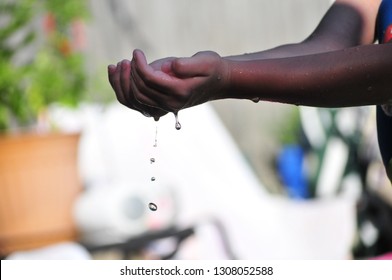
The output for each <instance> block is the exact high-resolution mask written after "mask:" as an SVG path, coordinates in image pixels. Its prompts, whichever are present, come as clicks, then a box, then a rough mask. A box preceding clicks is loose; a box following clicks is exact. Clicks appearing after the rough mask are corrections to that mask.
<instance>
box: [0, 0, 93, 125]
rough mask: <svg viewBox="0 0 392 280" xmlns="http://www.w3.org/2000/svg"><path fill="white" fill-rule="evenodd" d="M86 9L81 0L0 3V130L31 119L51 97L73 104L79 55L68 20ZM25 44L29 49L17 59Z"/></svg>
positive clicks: (81, 90) (77, 95)
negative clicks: (27, 57)
mask: <svg viewBox="0 0 392 280" xmlns="http://www.w3.org/2000/svg"><path fill="white" fill-rule="evenodd" d="M87 15H88V9H87V3H86V1H83V0H67V1H63V0H41V1H34V0H13V1H11V0H9V1H2V2H1V3H0V73H1V75H0V130H1V131H5V130H8V129H10V128H11V127H12V126H28V125H31V124H32V123H34V122H35V121H36V119H37V117H38V115H39V113H40V112H42V111H43V110H45V108H46V107H48V106H49V105H50V104H52V103H54V102H56V103H62V104H66V105H72V106H75V105H77V104H78V103H79V102H80V100H81V99H82V98H83V97H84V94H85V92H86V80H87V75H86V73H85V69H84V56H83V53H81V52H80V51H79V50H75V49H73V45H72V40H73V38H72V27H73V26H72V25H73V24H74V23H75V21H76V20H81V19H85V18H86V17H87ZM45 17H46V18H45ZM45 20H46V21H45ZM37 22H38V23H39V24H37ZM43 23H44V24H43ZM15 38H16V39H15ZM26 49H28V51H29V52H30V53H31V52H33V53H32V55H31V57H30V58H29V59H28V61H23V62H22V63H21V62H20V61H18V59H17V57H18V54H20V53H21V52H25V53H26ZM32 50H33V51H32Z"/></svg>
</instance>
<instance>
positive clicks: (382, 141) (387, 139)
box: [377, 0, 392, 181]
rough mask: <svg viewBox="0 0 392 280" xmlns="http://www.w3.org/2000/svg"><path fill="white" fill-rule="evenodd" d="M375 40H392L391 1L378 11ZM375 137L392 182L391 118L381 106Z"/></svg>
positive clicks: (387, 1)
mask: <svg viewBox="0 0 392 280" xmlns="http://www.w3.org/2000/svg"><path fill="white" fill-rule="evenodd" d="M377 38H378V41H379V43H387V42H390V41H391V40H392V0H383V1H382V3H381V5H380V8H379V10H378V15H377ZM390 44H392V43H390ZM377 135H378V144H379V147H380V152H381V157H382V160H383V162H384V165H385V168H386V169H387V173H388V175H389V176H390V178H389V179H390V180H391V181H392V170H391V169H392V167H391V164H392V117H389V116H387V115H386V114H385V112H384V111H383V110H382V108H381V106H377Z"/></svg>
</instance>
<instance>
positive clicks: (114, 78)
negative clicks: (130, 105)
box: [108, 62, 126, 105]
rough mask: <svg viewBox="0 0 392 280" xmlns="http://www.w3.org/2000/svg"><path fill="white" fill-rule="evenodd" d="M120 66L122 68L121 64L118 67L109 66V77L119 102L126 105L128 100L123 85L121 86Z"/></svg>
mask: <svg viewBox="0 0 392 280" xmlns="http://www.w3.org/2000/svg"><path fill="white" fill-rule="evenodd" d="M119 66H120V62H119V63H117V66H115V65H109V66H108V77H109V82H110V85H111V86H112V88H113V90H114V93H115V94H116V97H117V100H118V101H119V102H120V103H121V104H123V105H125V103H126V99H125V96H124V94H123V91H122V89H121V85H120V72H119Z"/></svg>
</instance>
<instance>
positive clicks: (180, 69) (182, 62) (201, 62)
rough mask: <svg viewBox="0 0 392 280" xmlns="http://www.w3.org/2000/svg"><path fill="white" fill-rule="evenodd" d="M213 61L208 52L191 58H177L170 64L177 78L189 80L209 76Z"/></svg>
mask: <svg viewBox="0 0 392 280" xmlns="http://www.w3.org/2000/svg"><path fill="white" fill-rule="evenodd" d="M214 61H215V59H214V58H213V56H212V55H211V54H210V53H209V52H202V53H197V54H196V55H194V56H192V57H184V58H177V59H175V60H174V61H173V63H172V71H173V73H175V74H176V75H177V76H179V77H184V78H190V77H195V76H206V75H208V74H209V72H210V69H211V67H212V66H213V63H214Z"/></svg>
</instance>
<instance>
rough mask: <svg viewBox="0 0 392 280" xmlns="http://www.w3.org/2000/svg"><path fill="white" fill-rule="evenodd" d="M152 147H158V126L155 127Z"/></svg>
mask: <svg viewBox="0 0 392 280" xmlns="http://www.w3.org/2000/svg"><path fill="white" fill-rule="evenodd" d="M153 146H154V147H157V146H158V124H157V125H156V126H155V139H154V145H153Z"/></svg>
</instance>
